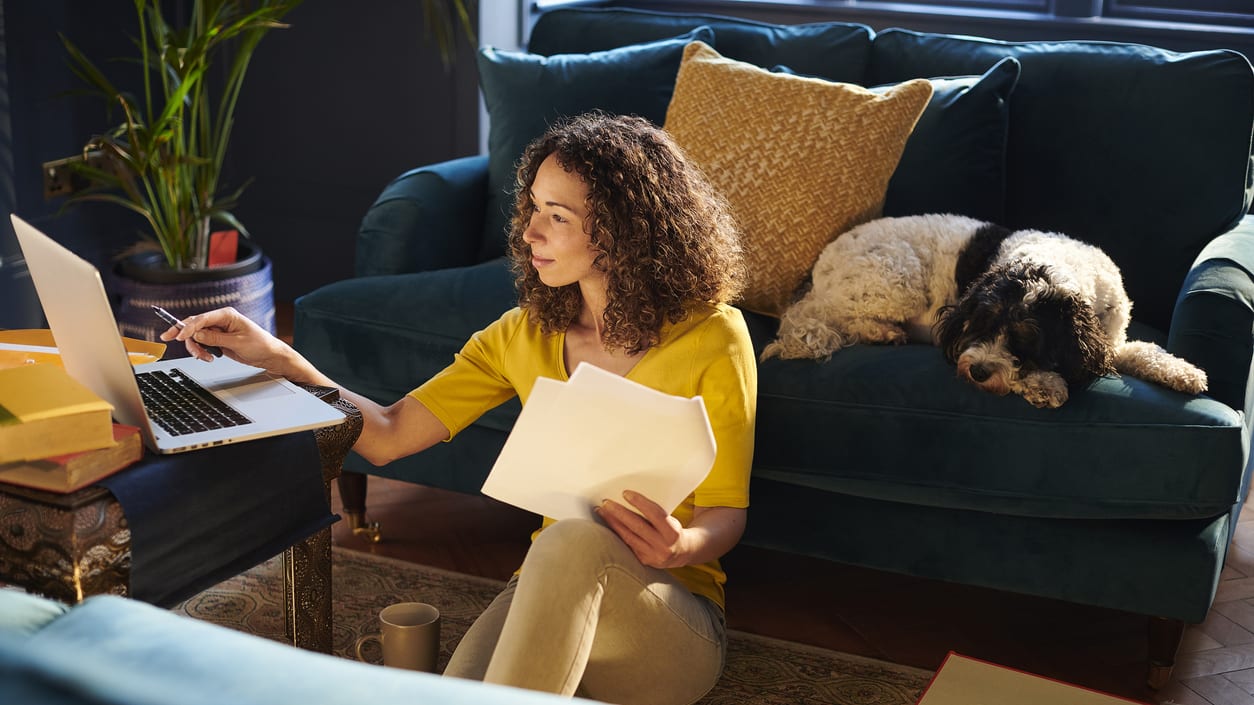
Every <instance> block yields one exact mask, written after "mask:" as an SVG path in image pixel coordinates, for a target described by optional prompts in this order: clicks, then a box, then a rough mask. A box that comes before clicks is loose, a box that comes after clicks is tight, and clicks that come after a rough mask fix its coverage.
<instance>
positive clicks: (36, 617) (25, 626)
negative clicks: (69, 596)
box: [0, 587, 69, 634]
mask: <svg viewBox="0 0 1254 705" xmlns="http://www.w3.org/2000/svg"><path fill="white" fill-rule="evenodd" d="M68 609H69V607H68V606H66V605H64V604H62V603H60V602H57V601H55V600H49V599H48V598H46V597H39V596H38V595H31V594H29V593H27V592H24V591H22V590H19V589H17V588H12V587H8V588H0V633H13V634H34V633H35V632H37V631H39V630H40V629H41V628H42V627H43V626H44V625H45V624H48V623H49V622H51V621H52V620H54V619H56V618H57V617H59V616H61V615H62V614H65V612H66V610H68Z"/></svg>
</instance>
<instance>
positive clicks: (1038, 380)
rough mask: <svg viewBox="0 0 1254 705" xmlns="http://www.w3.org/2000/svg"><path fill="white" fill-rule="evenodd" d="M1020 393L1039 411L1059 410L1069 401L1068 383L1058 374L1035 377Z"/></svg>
mask: <svg viewBox="0 0 1254 705" xmlns="http://www.w3.org/2000/svg"><path fill="white" fill-rule="evenodd" d="M1018 392H1019V394H1020V396H1022V397H1023V398H1024V399H1026V400H1027V402H1028V403H1029V404H1031V405H1032V406H1035V407H1036V408H1038V409H1057V408H1058V407H1060V406H1062V405H1063V404H1064V403H1066V401H1067V382H1066V380H1064V379H1063V378H1062V377H1061V376H1060V375H1056V374H1039V375H1033V376H1032V377H1031V378H1030V379H1027V380H1024V385H1023V387H1022V388H1021V389H1019V390H1018Z"/></svg>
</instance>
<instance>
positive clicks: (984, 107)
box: [871, 57, 1019, 223]
mask: <svg viewBox="0 0 1254 705" xmlns="http://www.w3.org/2000/svg"><path fill="white" fill-rule="evenodd" d="M930 80H931V82H932V99H931V100H930V101H928V104H927V108H926V109H925V110H924V111H923V114H922V115H920V116H919V122H918V124H916V125H915V126H914V132H912V133H911V134H910V139H908V140H906V149H905V151H904V152H902V154H901V162H900V163H898V164H897V170H896V171H894V172H893V178H892V179H891V180H890V181H889V182H888V194H887V195H886V196H885V198H884V215H886V216H900V215H923V214H927V213H957V214H959V215H965V216H969V217H971V218H978V219H980V220H987V221H991V222H995V223H1000V222H1002V221H1003V220H1005V215H1006V212H1005V211H1006V133H1007V131H1008V130H1009V118H1010V115H1009V111H1010V94H1011V91H1013V90H1014V87H1015V83H1017V82H1018V80H1019V62H1018V61H1016V60H1015V59H1014V58H1011V57H1007V58H1005V59H1002V60H1001V61H999V62H997V63H996V64H995V65H994V66H993V67H992V68H990V69H989V70H988V71H985V72H984V74H983V75H980V76H952V77H943V78H932V79H930ZM896 85H900V84H897V83H890V84H886V85H883V86H874V87H872V88H871V90H872V91H876V92H880V91H884V90H888V89H891V88H892V87H893V86H896Z"/></svg>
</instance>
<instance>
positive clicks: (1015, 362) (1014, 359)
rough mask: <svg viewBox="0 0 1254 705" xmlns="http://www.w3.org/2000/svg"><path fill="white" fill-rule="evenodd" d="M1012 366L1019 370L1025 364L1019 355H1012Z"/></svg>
mask: <svg viewBox="0 0 1254 705" xmlns="http://www.w3.org/2000/svg"><path fill="white" fill-rule="evenodd" d="M1010 366H1011V367H1013V368H1015V369H1016V370H1017V369H1019V368H1020V367H1022V366H1023V362H1022V361H1021V360H1020V359H1019V358H1017V357H1012V358H1010Z"/></svg>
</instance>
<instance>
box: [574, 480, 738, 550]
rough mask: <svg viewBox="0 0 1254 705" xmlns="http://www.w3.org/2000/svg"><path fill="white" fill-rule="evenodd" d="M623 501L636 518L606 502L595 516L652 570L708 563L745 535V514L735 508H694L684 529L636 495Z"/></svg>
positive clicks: (653, 504) (618, 505)
mask: <svg viewBox="0 0 1254 705" xmlns="http://www.w3.org/2000/svg"><path fill="white" fill-rule="evenodd" d="M623 499H625V500H626V501H627V502H629V503H630V504H631V505H632V506H633V507H635V508H636V509H638V510H640V514H637V513H635V512H633V511H631V510H630V509H628V508H627V507H624V506H623V505H621V504H619V503H618V502H615V501H613V500H609V499H607V500H605V501H604V502H602V503H601V505H600V506H599V507H597V510H596V511H597V514H598V515H599V516H600V517H601V518H602V519H604V520H605V523H606V524H607V525H609V527H610V528H611V529H613V530H614V533H616V534H618V535H619V537H620V538H622V540H623V542H624V543H626V544H627V546H628V547H630V548H631V550H632V552H633V553H635V554H636V558H638V559H640V562H641V563H643V564H644V565H647V566H652V567H654V568H679V567H681V566H686V565H695V564H698V563H708V562H709V561H712V560H715V559H718V558H720V557H722V556H723V554H725V553H727V552H728V551H730V550H731V549H732V547H733V546H735V545H736V543H737V542H739V541H740V537H741V536H742V535H743V534H744V532H745V518H746V516H747V515H748V512H747V511H746V510H745V509H741V508H738V507H696V508H695V509H694V510H693V514H692V521H691V522H690V523H689V524H688V526H686V527H685V526H681V525H680V523H679V520H678V519H676V518H675V517H673V516H670V515H669V514H667V513H666V512H665V510H663V509H662V507H660V506H658V505H657V504H656V503H655V502H653V500H650V499H649V498H647V497H645V496H643V495H641V494H639V493H636V492H631V491H627V492H624V493H623Z"/></svg>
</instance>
